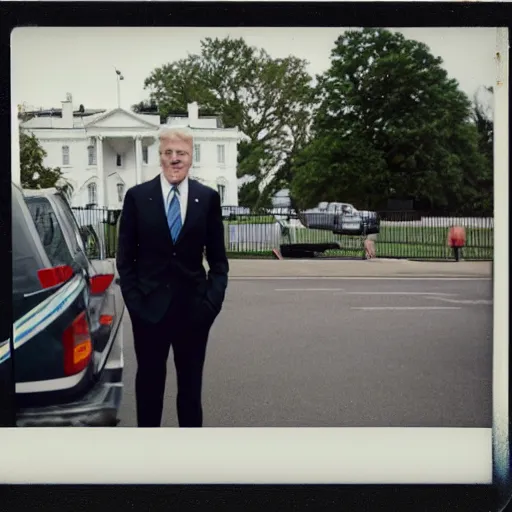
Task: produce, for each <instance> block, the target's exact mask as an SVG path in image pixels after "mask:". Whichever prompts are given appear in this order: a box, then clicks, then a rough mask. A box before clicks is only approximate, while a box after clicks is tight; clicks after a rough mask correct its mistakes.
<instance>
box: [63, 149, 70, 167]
mask: <svg viewBox="0 0 512 512" xmlns="http://www.w3.org/2000/svg"><path fill="white" fill-rule="evenodd" d="M62 165H69V146H62Z"/></svg>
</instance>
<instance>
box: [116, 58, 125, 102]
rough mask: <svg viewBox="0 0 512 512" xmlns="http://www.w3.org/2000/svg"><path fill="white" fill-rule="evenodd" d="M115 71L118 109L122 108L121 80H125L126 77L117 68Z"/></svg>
mask: <svg viewBox="0 0 512 512" xmlns="http://www.w3.org/2000/svg"><path fill="white" fill-rule="evenodd" d="M114 69H115V71H116V75H117V108H121V80H124V76H123V75H122V73H121V71H119V70H118V69H117V68H116V67H115V66H114Z"/></svg>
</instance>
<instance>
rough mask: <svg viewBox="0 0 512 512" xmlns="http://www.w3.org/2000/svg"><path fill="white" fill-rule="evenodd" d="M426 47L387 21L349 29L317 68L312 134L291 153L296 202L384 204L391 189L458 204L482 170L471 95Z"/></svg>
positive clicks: (440, 204)
mask: <svg viewBox="0 0 512 512" xmlns="http://www.w3.org/2000/svg"><path fill="white" fill-rule="evenodd" d="M441 65H442V59H441V58H439V57H435V56H433V55H432V54H431V53H430V51H429V49H428V47H427V46H426V45H425V44H423V43H420V42H417V41H414V40H408V39H406V38H405V37H404V36H403V35H402V34H400V33H396V32H391V31H389V30H384V29H363V30H357V31H347V32H345V33H344V34H343V35H342V36H340V37H339V38H338V39H337V41H336V43H335V46H334V48H333V50H332V52H331V65H330V68H329V69H328V70H327V71H326V72H325V73H324V74H323V75H321V76H319V77H317V79H318V85H317V88H316V99H317V102H318V105H319V106H318V109H317V111H316V112H315V118H314V123H313V127H312V132H313V138H312V140H311V142H310V143H309V144H308V146H307V147H306V148H305V149H304V150H303V151H302V152H301V154H300V155H297V156H296V158H295V159H294V162H293V180H292V186H291V190H292V193H293V194H294V196H295V197H296V198H298V200H299V201H300V202H301V204H304V205H307V206H311V205H313V204H316V203H318V202H319V201H322V200H327V201H328V200H337V201H342V200H343V201H350V202H352V203H355V204H356V205H357V206H358V207H360V208H363V207H364V208H370V207H382V206H383V203H384V204H385V202H386V200H387V199H388V198H389V197H391V196H395V197H396V196H398V197H402V198H412V199H415V200H416V201H418V202H420V203H423V204H425V205H428V207H430V208H436V209H441V208H444V209H452V210H453V209H457V208H461V207H462V205H464V200H465V196H468V194H470V191H471V190H472V188H471V187H472V182H474V181H475V177H476V176H478V175H479V174H481V172H482V157H481V154H480V152H479V150H478V134H477V131H476V128H475V125H474V123H472V121H471V104H470V102H469V100H468V98H467V97H466V95H465V94H464V93H463V92H462V91H461V90H460V89H459V87H458V83H457V82H456V81H455V80H453V79H450V78H449V77H448V76H447V73H446V71H445V70H444V69H443V68H442V66H441Z"/></svg>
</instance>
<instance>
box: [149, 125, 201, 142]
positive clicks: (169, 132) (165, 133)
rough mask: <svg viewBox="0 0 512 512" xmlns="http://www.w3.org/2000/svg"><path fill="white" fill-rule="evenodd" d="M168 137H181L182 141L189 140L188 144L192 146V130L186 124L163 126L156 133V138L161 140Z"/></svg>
mask: <svg viewBox="0 0 512 512" xmlns="http://www.w3.org/2000/svg"><path fill="white" fill-rule="evenodd" d="M169 139H181V140H183V141H186V142H190V144H192V146H194V132H193V131H192V130H191V129H190V128H189V127H188V126H173V127H171V128H169V127H165V128H163V129H162V130H161V131H160V133H159V135H158V140H159V141H160V142H162V141H163V140H169Z"/></svg>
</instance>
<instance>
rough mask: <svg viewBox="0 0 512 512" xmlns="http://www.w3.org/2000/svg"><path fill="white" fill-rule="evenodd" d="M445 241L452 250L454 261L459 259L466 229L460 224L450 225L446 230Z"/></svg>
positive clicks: (464, 242)
mask: <svg viewBox="0 0 512 512" xmlns="http://www.w3.org/2000/svg"><path fill="white" fill-rule="evenodd" d="M447 243H448V245H449V246H450V247H451V248H452V250H453V255H454V257H455V261H460V254H461V249H462V247H464V246H465V245H466V230H465V229H464V228H463V227H462V226H452V227H451V228H450V230H449V231H448V240H447Z"/></svg>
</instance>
